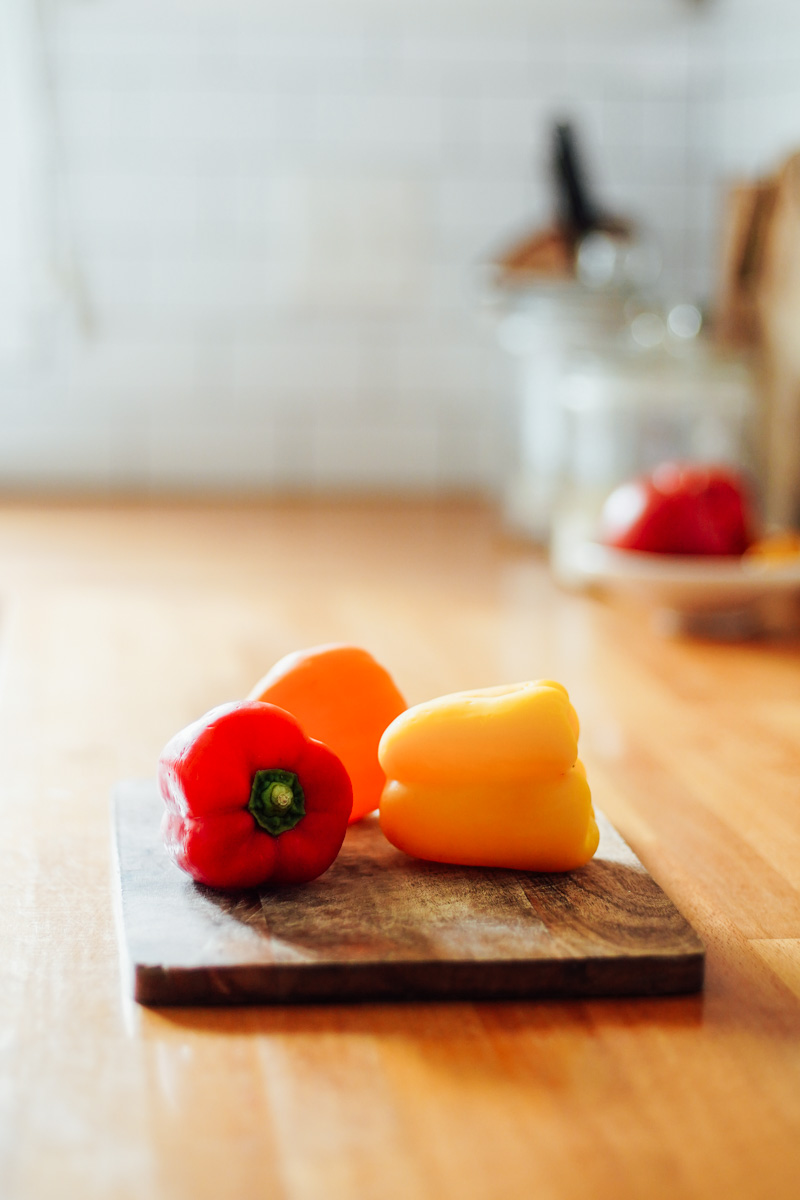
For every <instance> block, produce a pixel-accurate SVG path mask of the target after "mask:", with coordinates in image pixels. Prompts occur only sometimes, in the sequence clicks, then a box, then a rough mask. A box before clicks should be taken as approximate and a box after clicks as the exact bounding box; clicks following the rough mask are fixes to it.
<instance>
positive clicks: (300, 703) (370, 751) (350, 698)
mask: <svg viewBox="0 0 800 1200" xmlns="http://www.w3.org/2000/svg"><path fill="white" fill-rule="evenodd" d="M249 699H250V700H265V701H267V702H268V703H269V704H278V705H279V706H280V707H281V708H285V709H287V711H288V712H290V713H292V714H293V715H294V716H295V717H297V719H298V721H299V722H300V724H301V725H302V726H303V729H305V730H306V732H307V733H308V734H309V736H310V737H314V738H318V739H319V741H321V742H324V743H325V745H326V746H330V748H331V750H333V752H334V754H336V755H337V757H339V758H340V759H341V760H342V762H343V763H344V766H345V769H346V770H347V773H348V775H349V776H350V782H351V783H352V785H353V811H352V813H351V815H350V820H351V821H358V820H360V818H361V817H363V816H366V814H367V813H369V812H372V811H373V810H374V809H376V808H377V807H378V803H379V801H380V798H381V792H382V791H383V785H384V783H385V782H386V778H385V776H384V774H383V771H382V770H381V766H380V763H379V762H378V742H379V741H380V738H381V734H382V733H383V731H384V729H385V728H386V726H387V725H388V724H389V722H390V721H393V720H394V718H395V717H396V716H397V715H398V714H399V713H401V712H403V710H404V709H405V707H406V702H405V700H404V699H403V697H402V695H401V694H400V692H399V691H398V689H397V687H396V686H395V683H394V680H393V679H392V677H391V675H390V674H389V672H388V671H387V670H386V669H385V668H384V667H382V666H381V664H380V663H379V662H377V661H376V659H374V658H373V657H372V655H371V654H370V653H369V651H368V650H364V649H362V647H360V646H351V645H348V644H346V643H340V642H331V643H327V644H325V645H322V646H311V647H309V648H308V649H306V650H296V651H295V652H294V653H293V654H287V655H286V656H285V657H284V658H282V659H281V660H280V661H279V662H277V663H275V665H274V666H273V667H271V668H270V670H269V671H268V672H267V674H266V675H265V676H264V678H263V679H261V680H260V681H259V682H258V683H257V684H256V686H255V687H254V688H253V690H252V692H251V693H250V696H249Z"/></svg>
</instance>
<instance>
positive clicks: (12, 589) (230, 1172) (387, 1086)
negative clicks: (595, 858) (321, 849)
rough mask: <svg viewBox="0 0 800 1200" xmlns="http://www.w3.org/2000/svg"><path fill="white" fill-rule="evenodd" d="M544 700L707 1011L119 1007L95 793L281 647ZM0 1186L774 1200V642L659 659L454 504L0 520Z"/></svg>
mask: <svg viewBox="0 0 800 1200" xmlns="http://www.w3.org/2000/svg"><path fill="white" fill-rule="evenodd" d="M330 640H345V641H357V642H360V643H361V644H363V645H365V646H367V647H368V648H369V649H370V650H371V651H372V652H373V654H375V655H376V657H377V658H379V659H380V661H382V662H383V663H385V664H386V666H387V667H388V668H389V669H390V670H391V671H392V674H393V675H394V677H395V678H396V680H397V683H398V685H399V686H400V688H401V689H402V691H403V692H404V694H405V695H406V697H407V699H408V701H409V702H410V703H413V702H417V701H421V700H424V699H426V698H429V697H431V696H433V695H436V694H437V693H438V694H441V693H442V692H445V691H451V690H453V689H459V688H467V687H481V686H489V685H490V684H492V683H497V682H499V681H513V680H518V679H524V678H536V677H550V678H556V679H560V680H562V681H563V682H564V683H565V684H566V685H567V686H568V687H569V689H570V694H571V696H572V698H573V700H574V702H575V706H576V708H577V710H578V713H579V715H580V717H581V724H582V730H581V757H582V758H583V760H584V761H585V763H586V767H587V771H588V776H589V780H590V782H591V785H592V789H593V793H594V798H595V801H596V803H597V804H598V806H599V807H600V808H601V809H602V810H603V811H604V812H605V813H606V814H607V815H608V817H609V819H610V820H611V821H612V823H613V824H614V826H615V827H616V828H617V829H618V830H619V831H620V833H621V834H622V836H623V837H624V838H625V839H626V841H627V842H628V843H629V844H630V846H631V847H632V849H633V850H634V852H635V853H636V855H637V856H638V858H639V859H640V860H641V862H642V863H643V865H644V866H645V867H646V869H647V870H648V871H649V873H650V874H651V875H652V877H653V878H654V879H655V880H656V882H657V883H658V884H659V886H661V887H662V888H663V889H664V891H665V892H666V893H667V894H668V895H669V896H670V897H671V898H672V899H673V900H674V902H675V903H676V905H677V906H678V908H679V909H680V910H681V911H682V912H683V913H684V914H685V916H686V917H687V919H688V920H689V921H690V922H691V923H692V925H693V926H694V928H695V929H696V930H697V931H698V933H699V934H700V936H701V938H702V940H703V942H704V943H705V945H706V950H707V954H706V979H705V987H704V990H703V991H702V992H701V993H698V994H695V995H685V996H657V997H636V998H621V999H607V998H591V999H587V998H583V999H575V1000H556V999H547V1000H537V1001H528V1000H524V1001H517V1000H514V1001H503V1002H495V1001H481V1002H473V1001H459V1002H440V1003H435V1004H430V1003H392V1002H386V1003H380V1004H377V1003H374V1004H373V1003H363V1004H354V1005H345V1004H336V1005H331V1004H315V1005H291V1006H290V1005H281V1004H274V1005H253V1006H239V1007H217V1008H198V1007H195V1008H188V1007H187V1008H176V1007H171V1008H147V1007H143V1006H141V1005H137V1004H135V1003H133V1002H132V1001H131V999H130V995H129V991H128V989H127V987H126V986H125V984H124V980H123V977H122V974H121V964H120V962H119V950H118V939H117V936H116V929H115V922H114V917H113V912H112V907H113V906H112V900H113V896H114V892H115V882H114V876H113V873H112V869H111V853H110V848H111V832H110V822H109V800H108V797H109V794H110V792H111V789H112V787H113V785H114V784H115V782H116V781H117V780H120V779H128V778H151V777H152V776H153V774H154V771H155V762H156V759H157V757H158V754H159V751H160V750H161V748H162V746H163V745H164V743H165V742H166V740H167V739H168V737H170V736H171V734H172V733H173V732H174V731H175V730H177V729H180V728H182V727H183V726H184V725H185V724H187V722H188V721H189V720H191V719H192V718H193V717H196V716H197V715H199V714H200V713H202V712H204V711H206V710H207V709H209V708H210V707H211V706H212V705H213V704H216V703H219V702H222V701H225V700H228V699H234V698H236V697H237V696H244V695H246V693H247V692H248V690H249V689H250V687H251V686H252V684H253V683H254V682H255V680H256V679H258V678H259V677H260V675H261V674H263V672H264V671H265V670H266V668H267V667H268V666H269V665H270V664H271V663H273V662H274V661H275V660H276V659H277V658H279V657H280V656H281V655H282V654H284V653H286V652H288V651H289V650H292V649H294V648H297V647H300V646H308V645H313V644H315V643H318V642H322V641H330ZM0 847H2V871H0V891H1V892H2V903H0V950H1V951H2V956H1V957H0V963H1V964H2V965H1V966H0V1196H2V1198H3V1200H52V1198H53V1197H58V1198H59V1200H184V1198H185V1200H263V1197H265V1196H268V1197H270V1198H271V1200H320V1198H323V1200H376V1198H377V1200H495V1198H497V1200H530V1198H531V1197H536V1200H586V1197H592V1200H642V1197H646V1198H647V1200H706V1198H708V1200H717V1198H718V1197H725V1200H794V1197H795V1196H796V1194H797V1180H798V1178H799V1177H800V639H798V638H797V637H794V638H791V637H790V638H786V639H784V640H780V641H779V640H768V641H761V642H749V643H741V644H728V645H725V644H714V643H711V642H700V641H689V640H665V639H663V638H659V637H657V636H656V635H654V634H653V633H652V632H651V629H650V625H649V621H648V618H647V615H646V614H643V613H640V612H639V611H638V610H636V609H628V608H623V607H620V606H619V605H618V604H617V602H614V603H611V602H605V601H603V600H602V599H599V598H593V597H588V596H576V595H569V594H566V593H563V592H558V591H556V590H555V589H554V587H553V585H552V583H551V581H550V578H549V575H548V571H547V567H546V564H545V563H544V562H543V561H542V560H541V559H540V558H538V557H537V556H536V554H535V553H533V552H531V551H530V550H528V549H526V548H525V547H522V546H517V545H512V544H509V543H508V542H507V541H506V540H504V538H503V536H502V533H501V531H500V530H499V527H498V523H497V521H496V519H495V516H494V514H493V512H492V510H491V509H490V508H487V507H483V506H481V505H473V504H468V503H464V504H456V503H453V504H441V505H434V504H430V505H428V504H425V503H422V502H420V503H413V504H412V503H408V504H391V503H382V502H378V501H376V502H372V501H370V502H369V503H366V502H365V503H363V504H361V503H356V502H353V503H348V502H345V501H340V502H337V503H325V504H323V503H319V504H312V503H307V504H305V503H297V504H284V505H282V506H281V505H279V506H274V507H269V506H262V507H260V506H255V505H253V506H248V505H245V504H241V505H233V504H229V505H226V506H222V505H213V504H211V503H207V504H202V503H197V504H194V505H190V504H184V505H181V504H177V503H173V504H168V503H164V504H159V503H156V502H153V503H150V504H135V503H130V504H122V503H119V504H116V505H103V504H101V503H89V502H86V503H78V502H73V503H69V504H67V503H64V504H56V503H55V502H47V501H42V502H41V503H33V502H23V501H21V500H20V501H18V502H11V501H6V502H4V503H2V504H0Z"/></svg>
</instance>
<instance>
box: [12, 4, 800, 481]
mask: <svg viewBox="0 0 800 1200" xmlns="http://www.w3.org/2000/svg"><path fill="white" fill-rule="evenodd" d="M738 7H739V8H741V7H742V5H739V6H738ZM599 9H602V6H601V5H599V4H598V3H594V2H593V3H589V0H570V2H569V3H566V4H563V5H561V6H558V5H545V4H544V3H540V2H534V0H526V2H525V3H522V2H521V0H520V2H517V0H497V2H496V3H490V2H489V0H468V2H461V3H459V4H456V3H455V0H426V3H424V4H423V3H421V2H420V3H407V2H405V0H404V3H402V4H401V3H400V2H399V0H372V2H371V3H367V0H325V3H324V4H322V0H296V3H293V4H291V5H290V4H288V3H283V2H281V3H277V2H275V0H273V3H272V4H270V3H267V2H266V0H260V2H259V3H256V2H255V0H234V2H232V3H231V2H224V0H197V2H193V3H190V2H189V0H160V3H154V2H153V0H94V2H92V3H89V2H86V0H50V3H49V4H47V5H46V6H45V9H44V12H45V34H46V46H47V61H48V64H49V67H50V72H51V78H52V82H53V98H54V113H55V120H56V130H57V140H56V148H57V156H56V170H55V187H56V201H57V210H58V214H59V222H60V239H61V260H60V265H61V268H62V275H64V276H65V277H66V278H67V282H68V285H69V286H68V287H67V288H66V289H65V291H64V293H63V294H64V296H65V299H64V300H63V301H62V305H61V308H60V309H59V311H58V312H57V313H56V314H55V315H54V316H53V317H52V319H51V321H50V323H49V325H48V326H47V330H46V336H45V337H44V338H43V339H42V340H41V344H40V354H39V356H38V360H37V361H35V362H34V363H33V364H32V365H29V366H28V367H27V369H24V370H23V369H19V370H17V371H16V372H14V373H13V374H9V373H6V374H5V375H4V376H2V377H0V481H5V483H6V484H12V485H13V484H15V483H17V482H33V483H36V482H38V481H42V480H44V481H49V482H55V483H63V482H72V483H76V484H79V485H83V484H100V485H103V484H113V485H119V486H130V485H135V486H143V487H164V486H202V485H205V484H212V485H218V486H222V487H256V488H281V487H288V488H299V489H307V488H328V487H332V486H333V487H365V488H369V487H375V486H380V487H397V488H404V489H405V488H407V489H426V490H427V489H448V488H453V487H485V488H491V487H493V486H494V485H495V484H496V483H497V481H498V480H499V478H500V476H501V474H502V469H503V463H504V458H503V451H504V443H503V429H504V422H503V420H502V419H501V414H502V413H503V410H504V406H505V405H507V403H508V399H509V382H508V377H507V375H506V364H505V363H504V360H503V358H502V355H501V353H500V352H499V351H498V350H497V348H496V346H495V344H494V338H493V333H492V330H491V327H490V326H489V325H488V324H487V323H486V322H485V321H482V320H481V318H480V315H479V304H478V302H477V294H476V285H475V265H476V263H477V262H478V261H479V260H480V259H481V257H482V256H483V255H485V254H486V253H487V252H489V251H490V250H491V249H492V248H494V247H496V246H497V245H499V244H502V242H503V240H504V239H505V238H506V237H508V236H513V235H514V233H515V232H516V231H519V230H524V229H526V228H528V227H529V226H531V225H535V224H536V223H538V222H541V221H545V220H547V219H548V216H549V212H550V195H549V188H548V184H547V179H546V172H545V169H544V162H545V155H546V138H547V131H548V125H549V122H550V121H551V120H552V118H553V116H554V115H556V114H559V113H565V114H569V115H571V116H573V117H574V118H575V119H576V121H577V123H578V128H579V132H580V133H581V135H582V140H583V142H584V144H585V146H586V148H587V151H588V152H589V158H590V163H591V166H592V167H593V175H594V178H595V181H596V183H597V185H598V188H599V190H600V192H601V195H602V197H603V198H604V200H605V201H606V203H607V204H608V206H609V207H611V208H615V209H617V210H619V211H622V212H625V213H630V214H631V215H633V216H635V217H637V218H639V219H640V220H641V221H642V222H643V224H644V225H645V227H647V228H649V229H650V230H652V231H653V232H654V233H655V234H656V235H657V237H658V239H659V240H660V242H661V244H662V247H663V251H664V255H665V260H666V263H667V270H666V272H665V278H664V286H665V288H666V289H667V290H668V291H669V292H670V293H671V294H672V295H676V296H678V295H681V296H687V297H697V296H703V295H704V294H706V293H707V292H708V290H709V287H710V281H711V278H712V273H713V253H714V235H715V223H716V218H717V212H718V204H719V184H718V179H719V175H720V170H721V169H722V170H728V169H733V168H738V167H739V166H745V167H749V166H750V165H751V160H752V155H750V152H749V151H748V153H743V152H742V153H740V151H741V145H740V143H739V142H737V139H736V136H735V128H736V122H735V121H734V120H733V118H732V117H731V116H730V112H731V111H732V108H735V106H736V105H739V107H740V108H743V107H745V106H746V103H747V102H746V100H745V99H744V97H743V96H742V97H739V93H738V92H737V90H736V89H737V88H738V87H739V86H740V84H739V79H740V78H741V75H740V72H741V70H742V64H741V62H740V58H739V57H737V56H742V55H743V56H744V60H745V62H746V63H747V71H748V72H749V71H751V70H752V72H754V74H753V79H754V81H755V82H754V84H753V86H755V87H758V86H766V85H764V80H765V79H766V77H767V75H768V74H769V71H768V68H767V66H766V65H765V63H763V62H761V60H759V62H761V66H760V67H756V66H753V65H752V64H751V63H750V44H749V42H743V41H742V40H741V39H740V36H739V34H738V33H737V29H738V28H739V24H740V23H741V21H743V20H744V17H742V15H741V14H739V16H738V18H736V14H735V12H734V11H733V10H730V11H729V10H728V7H727V6H726V5H725V4H723V3H722V0H720V2H719V3H718V4H717V5H716V6H712V7H711V8H706V9H702V10H698V9H697V8H696V6H695V5H692V4H690V3H688V2H687V0H652V3H650V2H648V4H646V5H645V4H642V3H641V0H635V3H634V0H611V3H610V5H609V8H608V9H603V15H602V17H601V16H600V15H599V12H598V10H599ZM645 14H646V15H645ZM578 18H580V19H578ZM723 18H724V19H723ZM734 18H736V19H734ZM718 33H720V34H721V36H722V41H721V42H720V43H719V44H718V41H717V34H718ZM793 46H794V49H791V48H790V47H788V46H787V45H784V46H783V53H784V57H785V59H786V63H787V66H786V80H787V81H788V80H789V76H790V74H791V72H790V66H792V65H796V59H797V57H799V56H800V55H798V54H797V53H796V50H797V42H796V40H795V42H794V43H793ZM793 55H795V57H794V58H793V57H792V56H793ZM759 71H760V74H759ZM749 77H750V76H749V75H748V78H749ZM758 80H761V81H762V83H761V84H759V83H758ZM787 87H788V82H787ZM770 89H771V90H770ZM767 91H768V92H769V95H770V96H771V100H770V103H771V104H773V108H775V107H776V105H775V103H774V102H775V95H776V88H775V86H774V82H773V80H772V75H771V74H770V83H769V85H768V86H767ZM791 94H792V103H794V102H795V97H796V91H795V92H792V93H791ZM770 120H771V121H774V120H775V112H774V111H773V112H772V113H771V116H770ZM784 124H785V126H786V128H785V130H784V133H785V137H784V135H783V134H782V135H781V137H778V135H774V136H773V135H772V134H770V135H769V137H773V141H774V142H777V141H781V138H783V140H787V139H788V138H790V137H791V135H792V131H793V129H794V128H795V127H796V131H797V139H798V140H800V112H797V111H796V110H794V115H793V116H791V117H789V116H788V115H787V116H786V117H785V120H784ZM720 130H721V131H723V132H722V134H721V135H720V132H719V131H720ZM720 136H721V137H722V145H723V152H722V153H721V155H720V152H719V145H720ZM769 137H767V141H769ZM759 138H760V134H758V132H757V131H756V130H755V126H754V128H753V142H752V145H753V146H755V145H756V143H758V145H761V144H762V142H761V141H760V140H759ZM737 155H738V156H739V158H738V159H737ZM76 314H77V315H76Z"/></svg>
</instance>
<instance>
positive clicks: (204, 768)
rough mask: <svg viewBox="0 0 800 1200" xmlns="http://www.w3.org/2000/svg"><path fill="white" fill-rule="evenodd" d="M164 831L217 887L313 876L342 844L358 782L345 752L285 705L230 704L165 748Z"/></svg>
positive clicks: (182, 859)
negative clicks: (308, 731) (314, 733)
mask: <svg viewBox="0 0 800 1200" xmlns="http://www.w3.org/2000/svg"><path fill="white" fill-rule="evenodd" d="M158 785H159V789H160V791H161V795H162V796H163V798H164V801H165V803H166V806H167V811H166V813H165V814H164V820H163V823H162V833H163V837H164V843H165V845H166V848H167V851H168V853H169V855H170V857H171V858H172V859H173V861H174V862H176V863H177V865H178V866H179V867H181V868H182V869H183V870H184V871H187V872H188V874H189V875H191V876H192V878H193V879H196V880H197V882H198V883H204V884H207V885H208V886H209V887H218V888H238V887H255V886H257V885H259V884H262V883H269V884H276V883H280V884H285V883H306V882H307V881H308V880H310V879H315V878H316V877H317V876H318V875H321V874H322V873H323V871H326V870H327V869H328V867H329V866H330V865H331V863H332V862H333V860H334V859H335V858H336V855H337V854H338V853H339V850H340V849H341V845H342V842H343V840H344V835H345V830H346V829H347V822H348V818H349V816H350V810H351V808H352V804H353V789H352V787H351V784H350V778H349V776H348V774H347V772H346V771H345V769H344V767H343V766H342V764H341V762H340V761H339V759H338V758H337V757H336V755H335V754H334V753H333V751H332V750H329V749H328V747H327V746H325V745H323V743H322V742H317V741H314V740H313V739H312V738H307V737H306V736H305V734H304V733H303V730H302V729H301V728H300V725H299V724H298V723H297V721H296V720H295V719H294V717H293V716H291V715H290V714H289V713H288V712H286V711H285V710H284V709H282V708H278V707H277V706H276V705H274V704H264V703H261V702H259V701H240V702H236V703H233V704H223V705H221V706H220V707H218V708H214V709H212V710H211V712H209V713H206V715H205V716H204V717H201V718H200V720H199V721H195V722H194V723H193V724H192V725H189V726H187V728H186V729H183V730H181V732H180V733H176V734H175V736H174V737H173V738H172V739H171V740H170V741H169V742H168V743H167V745H166V746H165V748H164V750H163V751H162V754H161V757H160V759H159V763H158Z"/></svg>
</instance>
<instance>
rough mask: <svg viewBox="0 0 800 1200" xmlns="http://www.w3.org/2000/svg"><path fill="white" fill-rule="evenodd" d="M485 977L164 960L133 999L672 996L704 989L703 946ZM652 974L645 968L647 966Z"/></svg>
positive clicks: (505, 970) (496, 970)
mask: <svg viewBox="0 0 800 1200" xmlns="http://www.w3.org/2000/svg"><path fill="white" fill-rule="evenodd" d="M491 966H492V971H493V980H492V981H491V982H488V983H487V982H486V981H485V980H484V981H482V980H481V979H480V978H479V976H480V974H481V964H480V963H472V962H469V963H464V962H450V963H442V964H437V967H438V968H439V969H438V970H435V969H432V967H431V963H430V962H427V961H425V962H420V963H414V962H408V961H405V962H402V963H385V962H384V963H370V964H351V965H350V966H349V968H348V975H347V984H346V986H343V984H342V975H341V972H340V971H339V970H338V969H337V968H336V967H331V966H330V965H329V964H318V963H304V964H280V965H277V966H276V965H274V964H266V963H265V964H259V965H253V964H249V965H248V966H247V967H246V968H243V969H240V968H237V967H235V966H230V967H216V968H209V967H162V966H151V965H145V964H141V963H140V964H136V965H135V967H134V972H133V974H134V999H135V1000H136V1001H137V1002H138V1003H140V1004H145V1005H149V1006H154V1007H160V1006H168V1007H175V1006H178V1007H187V1006H192V1005H204V1006H205V1005H208V1004H213V1005H246V1004H271V1005H293V1004H337V1003H347V1004H351V1003H358V1002H365V1003H375V1002H385V1003H396V1002H403V1001H413V1000H438V1001H458V1000H471V1001H481V1000H483V1001H492V1000H545V999H583V1000H586V999H591V998H603V997H605V998H611V997H615V996H616V997H625V996H628V997H633V996H641V997H647V996H670V995H686V994H690V993H693V992H699V991H701V990H702V988H703V980H704V974H705V950H704V949H702V948H700V949H699V950H696V951H693V952H688V953H684V954H677V953H676V954H672V955H668V954H656V955H638V956H636V957H633V958H630V959H628V960H626V961H625V964H624V967H625V968H627V971H626V970H625V969H624V968H623V969H621V966H620V960H619V959H613V958H602V957H598V958H583V959H574V960H569V959H566V960H565V959H561V960H557V962H555V961H554V960H548V961H542V960H534V961H531V960H525V959H521V960H516V961H515V960H510V961H508V962H506V963H502V964H498V963H497V962H496V961H495V962H493V963H492V964H491ZM645 967H646V968H647V974H646V975H644V976H643V975H642V974H641V971H642V968H645Z"/></svg>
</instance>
